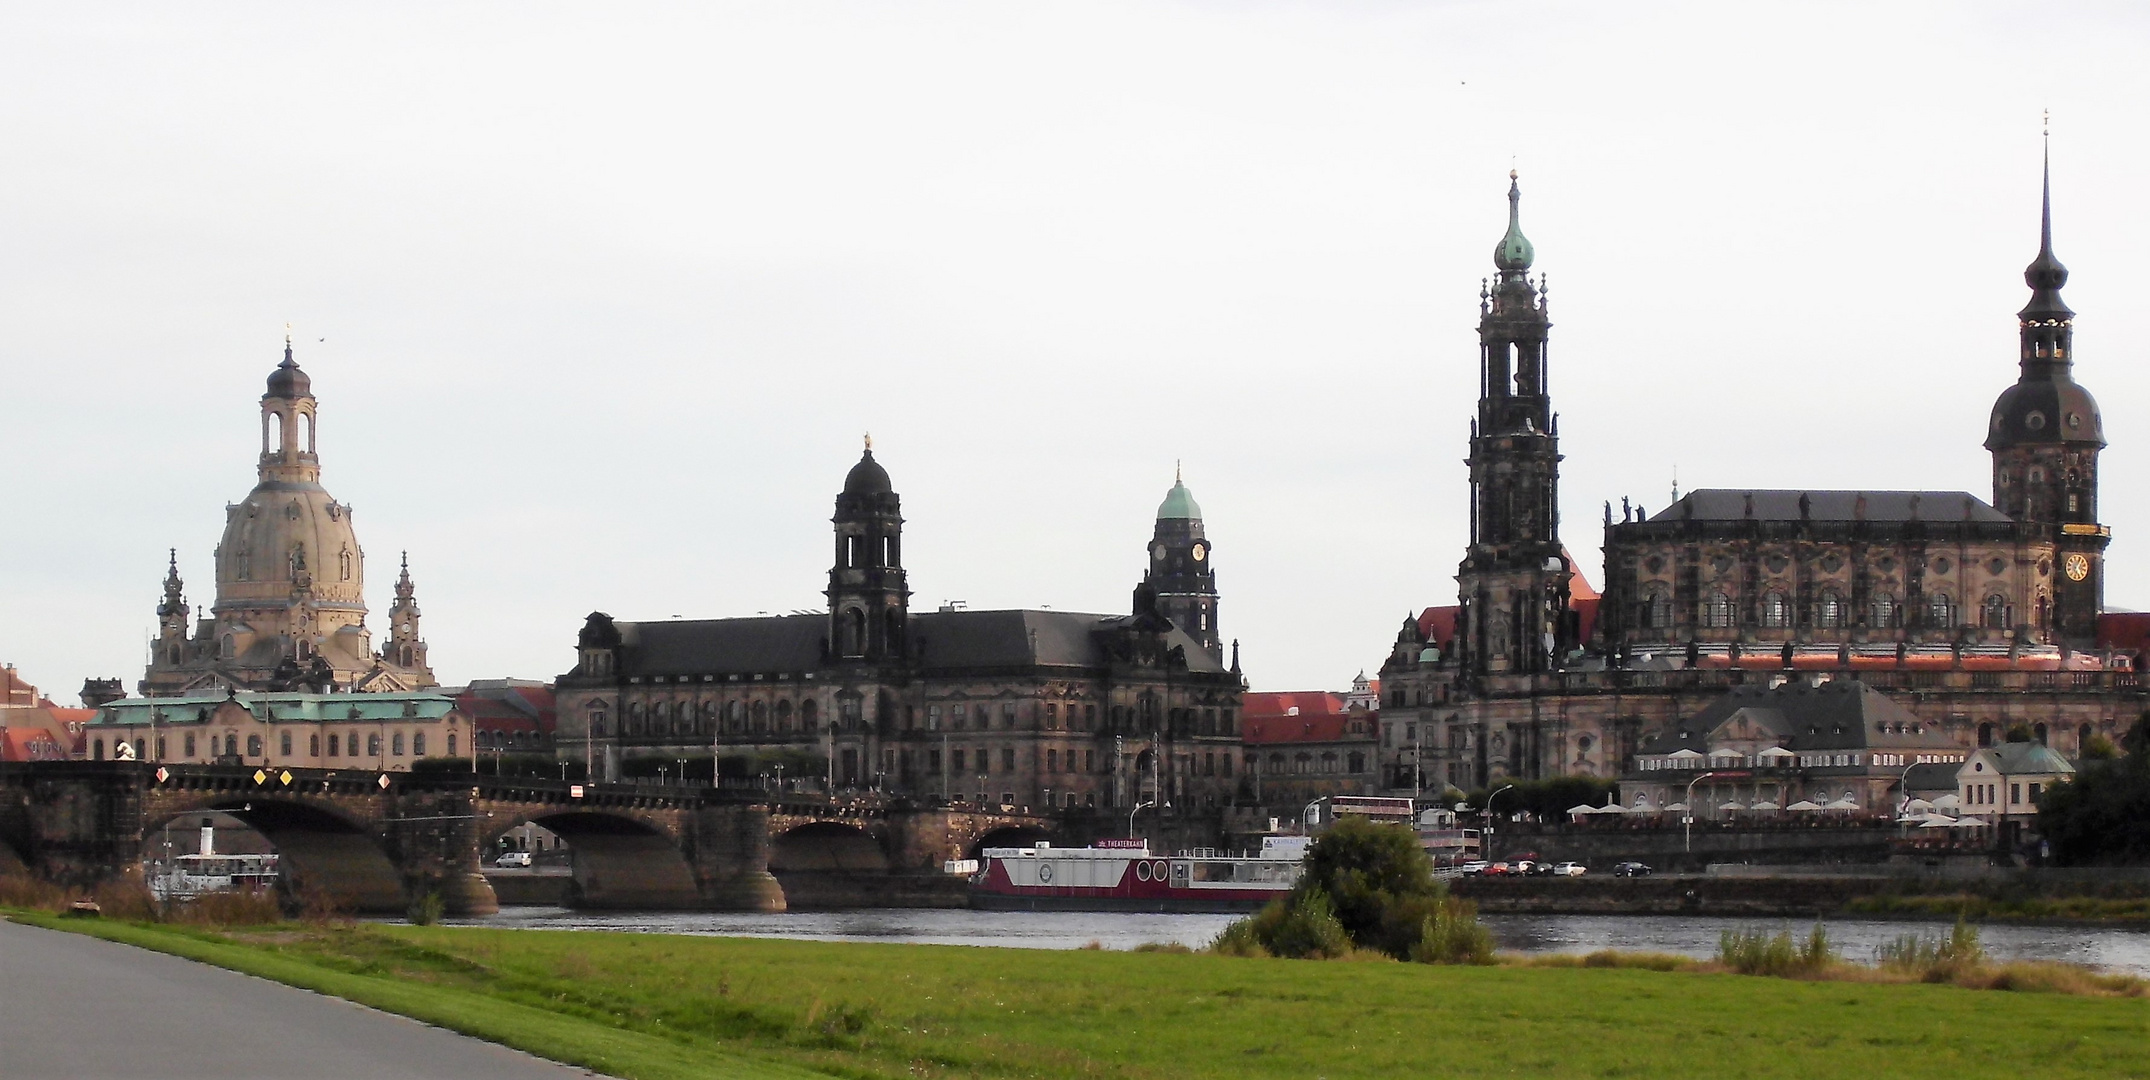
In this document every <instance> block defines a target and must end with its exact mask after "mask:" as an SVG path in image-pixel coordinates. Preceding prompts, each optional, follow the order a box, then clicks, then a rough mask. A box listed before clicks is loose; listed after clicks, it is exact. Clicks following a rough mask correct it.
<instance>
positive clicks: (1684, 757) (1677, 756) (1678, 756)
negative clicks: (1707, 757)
mask: <svg viewBox="0 0 2150 1080" xmlns="http://www.w3.org/2000/svg"><path fill="white" fill-rule="evenodd" d="M1665 756H1666V757H1668V758H1671V759H1672V760H1674V761H1700V760H1702V754H1701V753H1700V752H1698V751H1694V750H1688V749H1684V748H1682V749H1679V750H1674V751H1673V752H1671V753H1669V754H1666V755H1665Z"/></svg>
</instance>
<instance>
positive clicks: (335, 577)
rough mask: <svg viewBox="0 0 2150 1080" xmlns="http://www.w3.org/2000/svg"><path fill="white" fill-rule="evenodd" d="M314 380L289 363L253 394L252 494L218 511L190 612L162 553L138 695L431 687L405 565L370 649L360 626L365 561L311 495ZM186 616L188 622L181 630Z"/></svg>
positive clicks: (338, 506)
mask: <svg viewBox="0 0 2150 1080" xmlns="http://www.w3.org/2000/svg"><path fill="white" fill-rule="evenodd" d="M319 415H320V403H319V401H318V400H316V399H315V397H314V394H313V380H312V379H311V378H310V377H308V376H307V374H306V372H305V371H303V370H301V369H300V368H299V365H298V362H297V361H296V360H295V359H293V358H292V350H291V342H290V339H289V338H288V337H287V338H286V339H285V341H284V359H283V362H282V363H280V364H278V365H277V366H276V369H275V370H274V371H272V372H271V373H270V374H269V380H268V389H267V392H266V393H264V394H263V395H262V397H261V455H260V458H259V459H258V462H257V466H256V469H257V477H258V478H257V480H256V482H255V484H254V488H253V490H252V491H249V492H247V494H246V497H245V498H244V499H242V500H241V501H239V502H236V503H232V504H229V505H227V506H226V507H225V508H224V536H223V539H222V540H221V541H220V542H219V543H218V544H217V548H216V553H215V562H216V600H215V602H214V603H213V604H212V605H211V606H210V607H209V608H208V609H207V610H204V611H201V612H199V613H196V612H194V611H193V610H192V609H191V608H190V606H189V605H188V604H187V601H186V585H185V582H184V581H182V580H181V578H180V576H179V555H178V551H177V550H176V549H175V550H174V551H173V552H172V556H171V563H170V567H169V569H168V570H167V571H166V574H165V578H164V597H163V600H162V601H161V602H160V603H159V604H158V605H157V627H158V629H157V638H156V641H155V642H154V644H152V645H151V648H150V659H149V665H148V668H147V670H146V671H145V672H144V673H143V676H142V680H141V683H140V685H139V689H140V692H141V694H142V695H143V696H145V697H173V696H179V695H189V694H201V693H204V692H215V691H220V690H231V691H241V690H262V691H311V692H316V693H326V692H331V691H359V692H399V691H409V690H419V689H424V688H427V687H431V686H435V685H437V682H436V680H435V679H434V677H433V671H432V668H431V667H430V666H429V665H428V663H427V660H426V643H425V638H424V637H423V636H422V634H421V633H420V628H419V610H418V600H417V593H416V588H415V586H414V585H413V584H412V582H411V575H410V562H409V559H408V557H406V558H405V560H404V563H403V567H402V572H401V574H400V575H399V576H398V578H397V580H396V598H395V602H394V603H393V604H392V605H391V607H390V609H389V635H388V641H387V642H386V643H385V644H384V645H383V646H382V648H381V649H379V650H378V651H376V650H375V649H374V647H373V636H372V632H371V631H370V630H368V629H367V627H366V598H365V583H366V553H365V550H364V549H363V548H361V547H360V546H359V543H358V534H357V531H356V529H355V527H354V525H353V523H352V510H351V507H350V506H349V505H347V504H344V503H341V502H338V501H337V500H336V498H335V497H334V496H332V495H330V494H329V493H328V490H327V489H326V488H324V487H322V486H321V458H320V453H319V430H318V426H317V424H318V418H319ZM190 616H191V617H192V621H191V622H190V621H189V620H190Z"/></svg>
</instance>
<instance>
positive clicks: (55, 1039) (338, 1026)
mask: <svg viewBox="0 0 2150 1080" xmlns="http://www.w3.org/2000/svg"><path fill="white" fill-rule="evenodd" d="M590 1075H592V1074H590V1073H588V1072H585V1071H583V1070H581V1069H573V1068H569V1067H567V1066H565V1065H559V1064H556V1063H554V1062H550V1061H544V1060H541V1059H539V1058H534V1057H531V1056H530V1055H528V1054H525V1053H522V1052H520V1051H516V1050H510V1049H508V1048H506V1047H504V1046H496V1045H494V1044H492V1043H489V1042H481V1041H479V1040H477V1039H472V1038H468V1037H465V1036H462V1035H457V1034H455V1033H453V1032H449V1031H444V1030H442V1029H440V1028H436V1027H428V1026H427V1025H425V1024H421V1023H419V1022H417V1021H415V1020H407V1019H404V1018H403V1017H400V1016H390V1015H389V1014H387V1013H383V1012H376V1011H374V1010H372V1009H368V1008H364V1007H362V1006H358V1005H353V1004H351V1003H350V1002H347V1001H343V1000H341V999H338V998H332V997H324V996H322V995H320V994H315V993H312V992H310V991H306V990H300V989H297V988H294V987H289V986H285V985H283V984H281V983H273V982H269V981H268V980H266V979H257V978H254V977H253V976H250V975H241V974H238V973H237V972H232V971H225V970H224V969H222V968H216V967H210V966H209V965H207V964H198V963H195V962H194V961H192V960H182V959H180V958H178V957H176V956H166V955H164V954H163V953H154V952H150V951H148V950H146V949H137V948H134V947H133V946H130V945H116V944H113V943H111V942H109V941H99V940H97V939H95V938H88V937H83V936H81V935H79V934H66V933H60V932H58V931H54V930H41V929H38V928H36V927H32V926H18V925H16V924H14V923H10V922H7V921H5V920H0V1077H5V1078H6V1080H45V1078H48V1077H51V1078H70V1080H73V1078H81V1080H133V1078H136V1077H140V1078H144V1080H149V1078H169V1080H192V1078H195V1077H200V1078H203V1080H211V1078H214V1080H239V1078H243V1077H262V1078H264V1080H269V1078H273V1080H312V1078H315V1077H319V1078H321V1080H344V1078H349V1077H369V1078H375V1077H377V1078H380V1080H403V1078H414V1077H439V1078H442V1080H569V1078H572V1077H587V1076H590Z"/></svg>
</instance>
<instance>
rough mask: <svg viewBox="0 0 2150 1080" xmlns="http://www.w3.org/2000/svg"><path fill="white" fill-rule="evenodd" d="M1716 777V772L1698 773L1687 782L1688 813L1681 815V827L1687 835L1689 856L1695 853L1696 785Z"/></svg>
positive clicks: (1686, 842) (1686, 843)
mask: <svg viewBox="0 0 2150 1080" xmlns="http://www.w3.org/2000/svg"><path fill="white" fill-rule="evenodd" d="M1716 775H1717V774H1716V773H1714V772H1706V773H1696V774H1695V778H1694V779H1692V780H1689V781H1688V782H1687V799H1686V802H1687V812H1686V813H1684V814H1681V815H1680V826H1681V828H1682V829H1684V830H1685V831H1686V833H1687V838H1686V841H1685V846H1686V848H1687V854H1689V855H1692V854H1694V853H1695V785H1696V784H1699V783H1701V782H1702V781H1704V780H1707V779H1709V778H1710V777H1712V776H1716Z"/></svg>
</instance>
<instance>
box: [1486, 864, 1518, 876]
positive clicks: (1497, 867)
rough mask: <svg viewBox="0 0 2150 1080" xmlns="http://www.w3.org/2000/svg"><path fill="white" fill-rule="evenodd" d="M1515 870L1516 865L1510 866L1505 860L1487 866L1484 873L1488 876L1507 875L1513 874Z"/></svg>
mask: <svg viewBox="0 0 2150 1080" xmlns="http://www.w3.org/2000/svg"><path fill="white" fill-rule="evenodd" d="M1515 872H1516V871H1515V867H1513V866H1510V865H1508V864H1507V863H1504V862H1497V863H1494V864H1493V865H1491V866H1488V867H1486V868H1485V870H1484V871H1483V873H1484V874H1485V875H1486V876H1487V877H1507V876H1508V875H1510V874H1513V873H1515Z"/></svg>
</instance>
